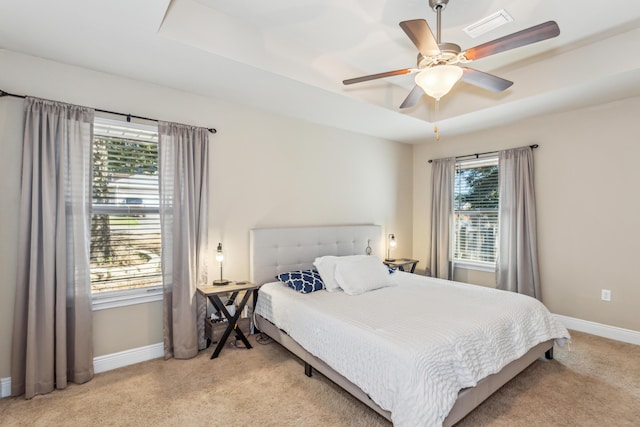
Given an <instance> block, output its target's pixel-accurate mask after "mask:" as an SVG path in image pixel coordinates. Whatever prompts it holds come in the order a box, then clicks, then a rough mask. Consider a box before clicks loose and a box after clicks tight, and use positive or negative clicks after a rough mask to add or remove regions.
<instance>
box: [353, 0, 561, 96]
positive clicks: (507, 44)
mask: <svg viewBox="0 0 640 427" xmlns="http://www.w3.org/2000/svg"><path fill="white" fill-rule="evenodd" d="M447 3H449V0H429V6H431V8H432V9H433V10H434V12H436V14H437V31H436V35H437V37H434V36H433V33H432V32H431V29H430V28H429V24H427V21H425V20H424V19H413V20H410V21H402V22H400V28H402V30H403V31H404V32H405V33H406V34H407V36H408V37H409V39H411V41H412V42H413V44H414V45H415V46H416V47H417V48H418V52H419V53H418V64H417V68H404V69H402V70H395V71H387V72H385V73H378V74H371V75H368V76H362V77H356V78H352V79H347V80H344V81H343V82H342V83H343V84H345V85H350V84H354V83H360V82H365V81H368V80H375V79H380V78H384V77H391V76H399V75H402V74H414V73H417V75H416V77H415V81H416V85H415V86H414V88H413V90H411V92H410V93H409V95H408V96H407V97H406V99H405V100H404V102H403V103H402V104H401V105H400V108H408V107H412V106H414V105H415V104H416V102H418V100H419V99H420V97H421V96H422V95H423V93H426V94H427V95H429V96H431V97H432V98H434V99H436V100H439V99H440V97H442V96H444V95H446V94H447V93H448V92H449V91H450V90H451V88H452V87H453V86H454V85H455V84H456V82H457V81H458V80H462V81H464V82H466V83H469V84H472V85H474V86H478V87H480V88H483V89H487V90H490V91H493V92H501V91H503V90H505V89H507V88H509V87H510V86H511V85H512V84H513V82H511V81H509V80H506V79H503V78H501V77H498V76H494V75H492V74H489V73H485V72H482V71H478V70H475V69H473V68H469V67H463V66H460V65H459V64H465V63H467V62H470V61H474V60H476V59H480V58H484V57H487V56H489V55H494V54H496V53H500V52H504V51H507V50H511V49H515V48H517V47H521V46H526V45H528V44H532V43H536V42H539V41H542V40H546V39H550V38H553V37H556V36H558V35H559V34H560V28H559V27H558V24H557V23H556V22H555V21H548V22H545V23H543V24H539V25H535V26H533V27H530V28H527V29H525V30H522V31H518V32H515V33H512V34H509V35H507V36H504V37H500V38H498V39H495V40H492V41H490V42H487V43H484V44H481V45H478V46H476V47H472V48H471V49H467V50H466V51H464V52H463V51H462V50H461V49H460V46H458V45H457V44H454V43H442V42H441V41H440V35H441V28H440V20H441V13H442V10H443V9H444V8H445V7H446V5H447Z"/></svg>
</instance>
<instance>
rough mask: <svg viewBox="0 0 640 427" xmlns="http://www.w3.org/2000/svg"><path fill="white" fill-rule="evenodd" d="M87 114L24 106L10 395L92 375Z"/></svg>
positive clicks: (55, 106) (32, 103)
mask: <svg viewBox="0 0 640 427" xmlns="http://www.w3.org/2000/svg"><path fill="white" fill-rule="evenodd" d="M93 117H94V111H93V110H91V109H88V108H83V107H77V106H73V105H67V104H62V103H58V102H51V101H45V100H41V99H35V98H27V99H26V101H25V126H24V144H23V152H22V183H21V190H20V191H21V193H20V234H19V235H20V241H19V243H18V275H17V277H18V283H17V286H16V298H15V303H16V306H15V314H14V324H13V342H12V353H11V394H12V395H13V396H18V395H21V394H23V393H24V394H25V397H26V398H27V399H30V398H32V397H33V396H35V395H38V394H44V393H48V392H50V391H52V390H53V389H54V388H57V389H62V388H65V387H66V386H67V383H68V382H70V381H71V382H75V383H84V382H86V381H89V380H90V379H91V378H92V377H93V339H92V312H91V284H90V275H89V245H90V236H91V144H92V140H93Z"/></svg>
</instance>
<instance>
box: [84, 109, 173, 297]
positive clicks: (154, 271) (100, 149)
mask: <svg viewBox="0 0 640 427" xmlns="http://www.w3.org/2000/svg"><path fill="white" fill-rule="evenodd" d="M94 133H95V137H94V141H93V201H92V222H91V290H92V292H93V293H100V292H106V291H121V290H127V289H136V288H147V287H157V286H159V285H161V280H162V276H161V268H160V267H161V265H160V247H161V246H160V245H161V240H160V216H159V203H158V201H159V196H158V136H157V130H156V129H155V128H148V127H142V126H135V127H134V126H132V125H130V124H128V123H127V124H125V123H119V122H111V121H106V120H104V121H103V120H100V119H96V123H95V126H94Z"/></svg>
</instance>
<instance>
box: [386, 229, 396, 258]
mask: <svg viewBox="0 0 640 427" xmlns="http://www.w3.org/2000/svg"><path fill="white" fill-rule="evenodd" d="M396 246H398V242H396V235H395V234H389V238H388V239H387V259H386V260H385V261H395V259H392V258H391V249H395V248H396Z"/></svg>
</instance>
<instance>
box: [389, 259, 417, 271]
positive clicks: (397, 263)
mask: <svg viewBox="0 0 640 427" xmlns="http://www.w3.org/2000/svg"><path fill="white" fill-rule="evenodd" d="M382 262H383V263H384V265H386V266H387V267H391V268H397V269H398V270H400V271H406V270H405V267H409V266H410V267H411V270H410V271H409V273H413V272H414V271H415V270H416V264H418V262H419V261H418V260H417V259H409V258H396V259H394V260H384V261H382Z"/></svg>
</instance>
